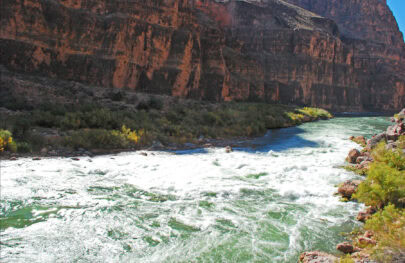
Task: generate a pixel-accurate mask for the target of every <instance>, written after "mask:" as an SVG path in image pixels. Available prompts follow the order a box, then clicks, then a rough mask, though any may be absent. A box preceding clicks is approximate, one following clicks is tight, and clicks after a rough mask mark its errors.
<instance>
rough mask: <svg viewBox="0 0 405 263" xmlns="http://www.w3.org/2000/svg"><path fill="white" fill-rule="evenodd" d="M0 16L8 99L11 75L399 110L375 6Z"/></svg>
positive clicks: (394, 40)
mask: <svg viewBox="0 0 405 263" xmlns="http://www.w3.org/2000/svg"><path fill="white" fill-rule="evenodd" d="M373 1H374V2H376V3H371V2H373ZM360 2H367V3H370V6H368V7H367V6H366V5H364V4H359V3H360ZM349 11H350V12H351V13H348V14H349V15H348V16H345V12H349ZM356 13H357V14H360V15H359V17H360V18H363V19H360V18H357V17H356ZM366 18H367V19H366ZM0 19H1V25H2V26H1V28H0V50H1V51H0V52H1V53H0V64H1V67H0V69H1V74H2V80H1V82H0V84H1V86H0V87H1V88H2V89H9V90H11V91H12V90H13V89H18V85H19V84H18V83H19V82H20V81H13V75H12V72H18V73H19V74H23V75H24V74H25V75H27V76H30V81H32V76H41V77H45V78H49V79H52V80H53V81H57V80H60V81H72V82H79V83H82V84H85V85H88V86H94V88H95V89H96V88H97V87H103V88H106V87H108V88H112V89H113V88H127V89H133V90H135V91H140V92H147V93H156V94H165V95H171V96H179V97H184V98H192V99H203V100H212V101H231V100H237V101H266V102H271V103H293V104H298V105H311V106H318V107H324V108H328V109H331V110H336V111H349V110H354V111H366V110H399V109H400V108H402V107H403V105H405V76H404V72H405V52H404V42H403V39H402V35H401V33H400V32H399V30H398V26H397V24H396V22H395V19H394V18H393V16H392V13H391V12H390V10H389V9H388V7H387V5H386V3H385V1H381V0H372V1H356V0H344V1H337V0H336V1H329V2H328V1H323V0H318V1H317V0H313V1H311V0H301V1H300V0H288V2H287V1H281V0H262V1H248V0H246V1H233V0H229V1H214V0H201V1H199V0H195V1H192V0H117V1H109V0H59V1H57V0H3V1H2V2H1V17H0ZM19 76H21V75H19ZM25 86H27V85H25ZM28 86H29V85H28ZM31 86H33V87H34V86H35V83H33V84H32V85H31ZM56 86H57V85H56Z"/></svg>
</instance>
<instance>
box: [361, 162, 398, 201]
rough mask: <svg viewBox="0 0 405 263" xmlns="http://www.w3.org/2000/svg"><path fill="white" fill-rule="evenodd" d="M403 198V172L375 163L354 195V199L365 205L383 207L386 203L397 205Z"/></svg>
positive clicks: (384, 164)
mask: <svg viewBox="0 0 405 263" xmlns="http://www.w3.org/2000/svg"><path fill="white" fill-rule="evenodd" d="M404 197H405V171H398V170H396V169H395V168H392V167H390V166H389V165H387V164H386V163H382V162H375V163H373V164H372V165H371V166H370V169H369V171H368V176H367V177H366V180H365V181H363V182H362V183H361V184H360V185H359V188H358V190H357V192H356V193H355V194H354V198H355V199H357V200H359V201H360V202H363V203H365V204H366V205H371V206H377V207H383V206H385V205H387V204H388V203H393V204H399V202H398V201H399V199H401V198H404Z"/></svg>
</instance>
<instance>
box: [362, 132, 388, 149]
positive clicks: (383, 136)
mask: <svg viewBox="0 0 405 263" xmlns="http://www.w3.org/2000/svg"><path fill="white" fill-rule="evenodd" d="M386 138H387V134H386V133H385V132H383V133H380V134H377V135H375V136H373V137H372V138H371V139H370V140H368V141H367V147H368V148H370V149H372V148H374V147H375V146H377V144H378V143H379V142H380V141H382V140H386Z"/></svg>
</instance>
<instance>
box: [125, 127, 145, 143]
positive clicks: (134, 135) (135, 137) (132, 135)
mask: <svg viewBox="0 0 405 263" xmlns="http://www.w3.org/2000/svg"><path fill="white" fill-rule="evenodd" d="M121 132H122V133H123V134H124V136H125V137H126V138H127V139H128V140H129V141H130V142H133V143H135V144H136V143H138V142H139V141H140V139H141V138H142V136H143V135H144V134H145V132H144V130H140V131H131V129H130V128H127V127H126V126H125V125H122V127H121Z"/></svg>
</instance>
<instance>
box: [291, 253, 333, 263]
mask: <svg viewBox="0 0 405 263" xmlns="http://www.w3.org/2000/svg"><path fill="white" fill-rule="evenodd" d="M337 260H338V258H337V257H335V256H333V255H331V254H328V253H325V252H320V251H311V252H304V253H302V254H301V255H300V261H299V262H301V263H334V262H336V261H337Z"/></svg>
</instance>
